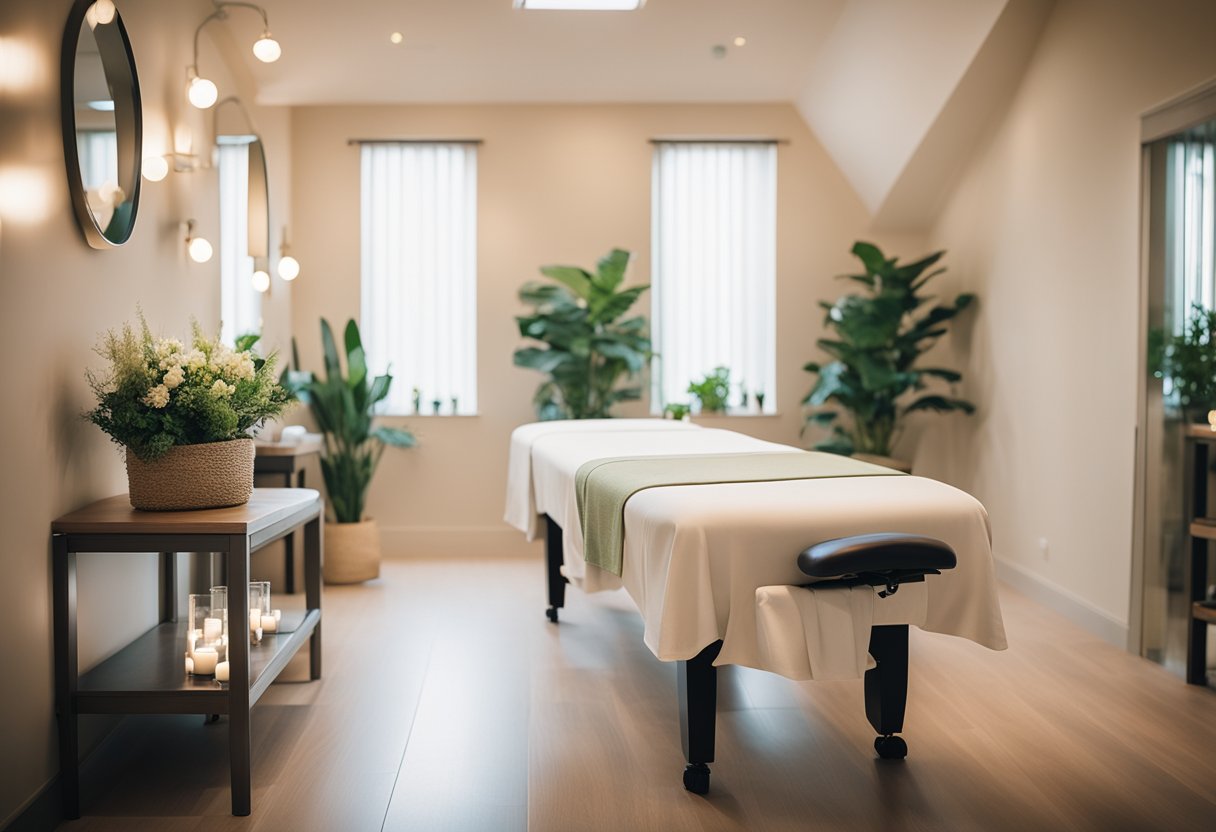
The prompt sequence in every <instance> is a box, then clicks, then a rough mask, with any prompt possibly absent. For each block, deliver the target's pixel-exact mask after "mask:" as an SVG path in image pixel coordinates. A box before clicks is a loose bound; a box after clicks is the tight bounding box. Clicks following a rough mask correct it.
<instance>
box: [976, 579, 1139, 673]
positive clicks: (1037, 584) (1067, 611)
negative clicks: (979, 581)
mask: <svg viewBox="0 0 1216 832" xmlns="http://www.w3.org/2000/svg"><path fill="white" fill-rule="evenodd" d="M996 575H997V577H998V578H1000V579H1001V580H1002V581H1004V582H1005V583H1007V584H1009V585H1010V586H1012V587H1013V588H1014V589H1016V590H1017V591H1018V592H1021V593H1022V594H1023V595H1026V596H1027V597H1029V598H1031V599H1033V600H1035V601H1038V602H1039V603H1040V604H1042V605H1043V606H1045V607H1047V608H1049V609H1052V610H1054V611H1056V612H1058V613H1059V614H1060V615H1062V616H1064V617H1065V618H1067V619H1068V620H1069V621H1071V622H1072V623H1074V624H1076V625H1077V626H1079V627H1082V628H1083V629H1085V630H1087V631H1088V632H1090V633H1093V634H1094V635H1095V636H1097V637H1098V638H1100V639H1102V640H1103V641H1105V642H1109V643H1110V644H1113V645H1115V646H1116V647H1118V648H1119V649H1121V650H1127V649H1128V626H1127V624H1126V623H1125V622H1123V621H1120V620H1119V619H1117V618H1115V617H1114V616H1112V615H1111V614H1110V613H1108V612H1106V611H1104V610H1100V609H1098V608H1097V607H1095V606H1094V605H1093V604H1091V603H1090V602H1089V601H1086V600H1085V599H1084V598H1082V597H1081V596H1079V595H1077V594H1076V593H1074V592H1072V591H1070V590H1067V589H1065V588H1064V587H1062V586H1060V585H1058V584H1055V583H1052V582H1051V581H1049V580H1047V579H1046V578H1043V577H1041V576H1039V575H1036V574H1034V573H1033V572H1031V571H1030V570H1028V569H1026V568H1025V567H1022V566H1018V565H1017V564H1015V563H1010V562H1009V561H1007V560H1000V559H999V558H998V559H997V561H996Z"/></svg>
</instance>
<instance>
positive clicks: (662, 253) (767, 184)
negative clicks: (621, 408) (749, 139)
mask: <svg viewBox="0 0 1216 832" xmlns="http://www.w3.org/2000/svg"><path fill="white" fill-rule="evenodd" d="M651 191H652V211H651V221H652V223H653V228H652V234H651V236H652V247H653V265H652V269H651V275H652V282H653V289H652V292H653V299H652V303H653V305H654V314H653V323H652V326H653V332H652V335H653V338H654V342H655V348H656V351H657V352H658V358H657V359H656V360H655V362H654V375H653V385H654V389H653V394H652V396H651V406H652V409H653V410H654V412H656V413H657V412H660V411H661V410H662V409H663V407H664V406H665V405H667V404H670V403H684V402H691V401H692V397H691V395H690V394H689V393H688V392H687V391H688V385H689V382H692V381H700V380H701V379H702V378H703V377H704V376H705V375H706V374H707V373H710V372H712V371H713V370H714V368H715V367H720V366H721V367H727V368H728V369H729V370H730V380H731V395H730V400H729V403H730V405H731V406H732V407H738V406H739V405H740V404H741V399H742V391H743V390H746V391H747V396H748V402H749V406H750V407H751V408H753V409H754V408H755V394H756V393H757V392H761V393H764V394H765V403H764V411H765V412H766V413H773V412H775V410H776V398H777V397H776V378H777V372H776V332H775V329H776V326H775V311H774V304H775V294H776V256H777V226H776V217H777V148H776V145H775V144H772V143H738V142H704V143H703V142H695V143H689V142H671V143H668V142H659V143H657V144H656V146H655V153H654V168H653V179H652V187H651Z"/></svg>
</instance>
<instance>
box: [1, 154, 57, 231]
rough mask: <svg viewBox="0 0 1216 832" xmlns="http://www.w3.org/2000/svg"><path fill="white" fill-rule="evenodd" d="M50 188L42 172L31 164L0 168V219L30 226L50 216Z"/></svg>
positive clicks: (51, 195) (51, 197)
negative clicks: (30, 165)
mask: <svg viewBox="0 0 1216 832" xmlns="http://www.w3.org/2000/svg"><path fill="white" fill-rule="evenodd" d="M53 195H54V193H53V191H52V188H51V184H50V177H49V176H48V175H47V173H46V172H45V171H42V170H40V169H38V168H32V167H8V168H0V219H4V220H6V221H9V220H11V221H12V222H13V223H16V224H23V225H30V224H33V223H38V222H42V221H43V220H45V219H46V218H47V217H48V216H50V213H51V208H52V207H53V206H52V202H53Z"/></svg>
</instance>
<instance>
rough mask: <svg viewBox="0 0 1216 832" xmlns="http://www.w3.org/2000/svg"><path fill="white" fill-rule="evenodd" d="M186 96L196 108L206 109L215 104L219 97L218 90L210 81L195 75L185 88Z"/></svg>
mask: <svg viewBox="0 0 1216 832" xmlns="http://www.w3.org/2000/svg"><path fill="white" fill-rule="evenodd" d="M186 97H187V98H189V99H190V103H191V104H193V105H194V106H195V107H197V108H198V109H200V110H206V109H208V108H209V107H211V106H213V105H214V104H215V102H216V100H217V99H218V98H219V97H220V91H219V90H218V89H217V88H216V86H215V84H214V83H213V82H212V81H209V80H207V79H206V78H202V77H200V76H198V75H195V76H194V77H192V78H191V79H190V85H189V86H188V87H187V88H186Z"/></svg>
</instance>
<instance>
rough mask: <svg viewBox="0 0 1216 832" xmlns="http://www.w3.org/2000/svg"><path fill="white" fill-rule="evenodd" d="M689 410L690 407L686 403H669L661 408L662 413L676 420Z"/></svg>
mask: <svg viewBox="0 0 1216 832" xmlns="http://www.w3.org/2000/svg"><path fill="white" fill-rule="evenodd" d="M691 410H692V408H690V407H689V406H688V405H686V404H669V405H667V406H666V407H664V408H663V415H664V416H665V417H667V418H669V419H675V420H676V421H677V422H679V421H680V420H682V419H683V418H684V417H685V416H687V415H688V414H689V412H691Z"/></svg>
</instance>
